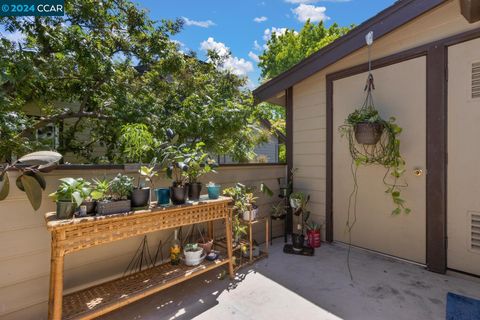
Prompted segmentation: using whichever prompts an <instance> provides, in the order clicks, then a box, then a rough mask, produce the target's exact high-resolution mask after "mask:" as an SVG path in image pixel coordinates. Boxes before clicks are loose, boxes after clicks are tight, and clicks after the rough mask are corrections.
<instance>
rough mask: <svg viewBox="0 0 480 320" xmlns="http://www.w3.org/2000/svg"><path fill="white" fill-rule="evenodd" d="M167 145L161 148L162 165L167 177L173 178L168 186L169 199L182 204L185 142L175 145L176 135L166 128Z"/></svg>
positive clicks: (184, 174)
mask: <svg viewBox="0 0 480 320" xmlns="http://www.w3.org/2000/svg"><path fill="white" fill-rule="evenodd" d="M167 137H168V139H169V142H168V146H166V147H165V148H164V149H163V150H162V167H164V168H166V170H167V177H168V178H170V179H173V182H172V186H171V187H170V199H171V200H172V202H173V204H184V203H185V202H186V201H187V196H188V187H187V185H186V183H187V179H188V176H187V172H188V165H187V164H186V163H185V161H186V159H187V158H188V156H187V155H186V154H185V153H184V148H186V145H185V144H182V145H179V146H177V145H176V143H177V141H178V135H175V134H174V132H173V131H172V130H171V129H167Z"/></svg>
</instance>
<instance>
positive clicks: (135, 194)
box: [132, 162, 158, 208]
mask: <svg viewBox="0 0 480 320" xmlns="http://www.w3.org/2000/svg"><path fill="white" fill-rule="evenodd" d="M138 173H139V174H140V176H139V178H138V183H137V186H136V187H134V189H133V191H132V207H134V208H143V207H146V206H148V203H149V200H150V190H151V188H150V187H146V186H145V182H150V185H151V186H152V188H153V187H154V185H153V178H154V177H155V176H157V175H158V173H157V171H155V165H154V162H153V163H151V164H150V166H141V167H140V170H139V171H138ZM142 180H144V181H142Z"/></svg>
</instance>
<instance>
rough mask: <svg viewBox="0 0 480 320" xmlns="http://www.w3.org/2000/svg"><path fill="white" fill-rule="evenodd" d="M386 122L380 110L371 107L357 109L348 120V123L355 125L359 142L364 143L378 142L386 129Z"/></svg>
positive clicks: (372, 143)
mask: <svg viewBox="0 0 480 320" xmlns="http://www.w3.org/2000/svg"><path fill="white" fill-rule="evenodd" d="M384 122H385V121H384V120H383V119H382V118H381V117H380V115H379V114H378V111H377V110H375V109H373V108H371V107H367V108H362V109H357V110H355V111H354V112H352V113H350V114H349V115H348V117H347V120H346V124H347V125H350V126H352V127H353V131H354V133H355V140H356V141H357V143H359V144H364V145H375V144H377V143H378V141H379V140H380V138H381V137H382V134H383V130H384V129H385V124H384Z"/></svg>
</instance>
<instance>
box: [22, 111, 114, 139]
mask: <svg viewBox="0 0 480 320" xmlns="http://www.w3.org/2000/svg"><path fill="white" fill-rule="evenodd" d="M75 118H96V119H99V120H108V119H111V117H109V116H107V115H104V114H100V113H96V112H87V111H78V112H73V111H68V112H65V113H61V114H57V115H54V116H51V117H47V118H40V120H39V121H37V123H35V125H33V126H32V127H30V128H28V129H25V130H24V131H22V132H21V133H20V134H19V137H22V136H23V137H24V136H26V135H28V134H29V133H33V132H34V131H35V130H37V129H40V128H43V127H44V126H46V125H47V124H49V123H53V122H57V121H60V120H65V119H75Z"/></svg>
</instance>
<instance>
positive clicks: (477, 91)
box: [472, 62, 480, 99]
mask: <svg viewBox="0 0 480 320" xmlns="http://www.w3.org/2000/svg"><path fill="white" fill-rule="evenodd" d="M475 98H480V62H474V63H472V99H475Z"/></svg>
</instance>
